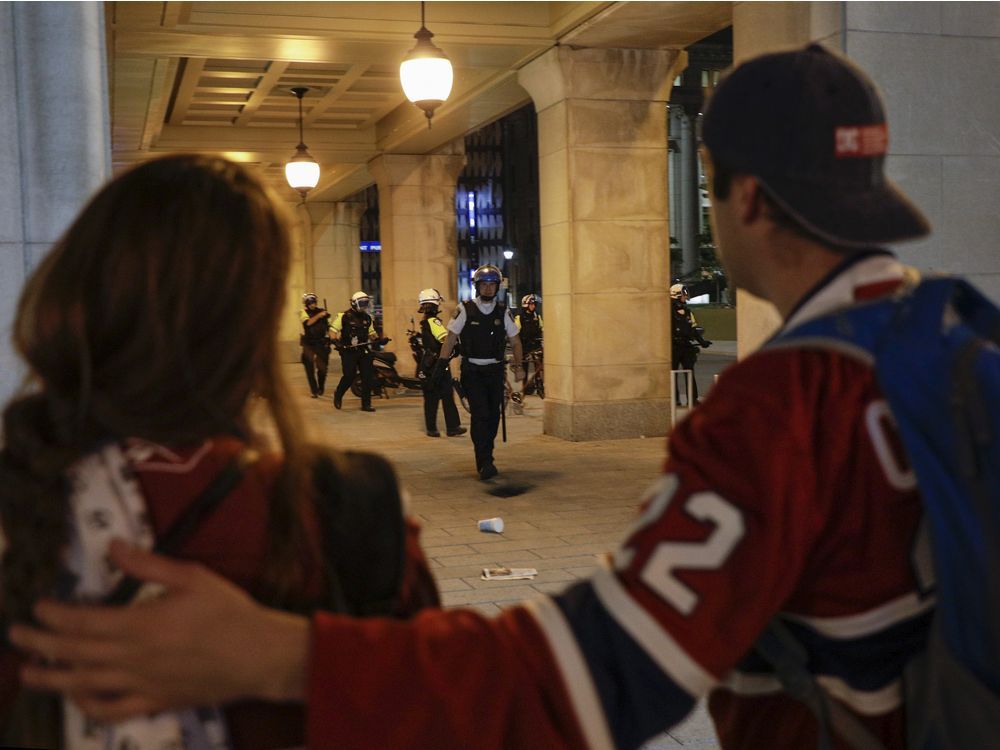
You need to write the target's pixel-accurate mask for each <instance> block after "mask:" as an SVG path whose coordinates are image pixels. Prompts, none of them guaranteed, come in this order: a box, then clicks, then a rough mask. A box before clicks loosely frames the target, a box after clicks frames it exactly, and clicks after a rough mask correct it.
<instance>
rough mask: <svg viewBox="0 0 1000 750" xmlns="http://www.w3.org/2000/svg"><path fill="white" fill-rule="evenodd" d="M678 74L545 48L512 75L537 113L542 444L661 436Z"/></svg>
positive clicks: (656, 57)
mask: <svg viewBox="0 0 1000 750" xmlns="http://www.w3.org/2000/svg"><path fill="white" fill-rule="evenodd" d="M685 63H686V58H685V56H684V55H683V53H680V52H677V51H672V50H667V51H660V50H596V49H577V50H574V49H571V48H569V47H556V48H554V49H552V50H549V51H548V52H546V53H545V54H544V55H542V56H541V57H539V58H538V59H536V60H534V61H533V62H531V63H529V64H528V65H527V66H525V67H524V68H522V69H521V71H520V73H519V76H518V81H519V83H520V84H521V85H522V86H523V87H524V88H525V89H526V90H527V91H528V93H529V94H531V98H532V99H533V100H534V102H535V109H536V110H537V112H538V156H539V192H540V199H541V235H542V279H543V283H544V288H545V391H546V394H545V395H546V398H545V417H544V429H545V432H546V433H547V434H550V435H555V436H558V437H562V438H566V439H569V440H595V439H600V438H615V437H637V436H639V435H662V434H665V433H666V431H667V428H668V421H669V411H670V398H671V393H670V388H669V384H670V378H669V374H670V300H669V293H668V290H669V287H670V252H669V232H668V231H667V196H666V190H665V187H666V185H667V132H666V124H667V117H666V112H665V107H666V101H667V98H668V96H669V93H670V85H671V83H672V81H673V79H674V78H675V77H676V75H677V73H678V71H679V70H680V69H682V68H683V66H684V64H685Z"/></svg>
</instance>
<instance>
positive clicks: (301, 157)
mask: <svg viewBox="0 0 1000 750" xmlns="http://www.w3.org/2000/svg"><path fill="white" fill-rule="evenodd" d="M307 91H309V89H308V88H306V87H304V86H297V87H296V88H293V89H292V93H293V94H295V96H296V98H297V99H298V100H299V145H298V146H296V147H295V156H293V157H292V158H291V159H289V160H288V163H287V164H285V179H286V180H288V184H289V185H290V186H291V187H292V188H293V189H295V190H297V191H298V193H299V195H301V196H302V201H303V202H305V199H306V193H308V192H309V191H310V190H312V189H313V188H314V187H316V183H318V182H319V164H318V163H317V162H316V160H315V159H313V158H312V156H311V155H310V154H309V151H308V150H307V149H306V144H305V139H304V138H303V136H302V97H304V96H305V95H306V92H307Z"/></svg>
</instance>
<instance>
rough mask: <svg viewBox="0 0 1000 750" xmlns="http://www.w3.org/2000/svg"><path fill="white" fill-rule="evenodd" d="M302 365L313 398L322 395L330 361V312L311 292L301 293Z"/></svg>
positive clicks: (300, 339)
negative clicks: (321, 305)
mask: <svg viewBox="0 0 1000 750" xmlns="http://www.w3.org/2000/svg"><path fill="white" fill-rule="evenodd" d="M300 317H301V319H302V335H301V336H300V337H299V343H300V344H301V345H302V366H303V367H304V368H305V370H306V380H308V381H309V391H310V393H311V394H312V397H313V398H317V397H319V396H322V395H323V390H324V388H325V386H326V371H327V367H328V366H329V363H330V313H329V312H327V311H326V310H325V309H324V308H322V307H320V306H319V300H318V298H317V297H316V295H315V294H313V293H312V292H306V293H305V294H303V295H302V312H301V315H300Z"/></svg>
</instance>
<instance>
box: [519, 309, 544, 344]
mask: <svg viewBox="0 0 1000 750" xmlns="http://www.w3.org/2000/svg"><path fill="white" fill-rule="evenodd" d="M520 336H521V345H522V346H523V347H524V349H525V351H531V350H532V349H537V348H538V347H539V346H541V345H542V326H541V325H540V324H539V322H538V313H537V312H536V313H530V312H528V311H527V310H522V311H521V334H520Z"/></svg>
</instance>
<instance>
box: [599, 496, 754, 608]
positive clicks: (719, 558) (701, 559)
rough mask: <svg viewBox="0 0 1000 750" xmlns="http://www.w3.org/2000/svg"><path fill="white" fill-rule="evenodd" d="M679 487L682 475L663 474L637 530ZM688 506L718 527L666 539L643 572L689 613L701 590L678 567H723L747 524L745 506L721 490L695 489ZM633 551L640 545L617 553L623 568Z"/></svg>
mask: <svg viewBox="0 0 1000 750" xmlns="http://www.w3.org/2000/svg"><path fill="white" fill-rule="evenodd" d="M676 490H677V479H676V477H674V476H667V477H663V478H662V479H661V480H660V481H659V482H658V483H657V486H656V487H655V488H654V490H653V493H651V494H654V497H653V498H652V499H651V500H650V502H649V505H648V506H647V508H646V512H645V513H643V515H642V517H641V518H640V522H639V524H638V525H637V526H636V528H635V529H633V532H632V533H633V534H634V533H635V532H638V531H639V530H641V529H642V528H645V527H647V526H650V525H652V524H654V523H656V522H657V521H658V520H659V519H660V517H662V515H663V514H664V513H665V512H666V511H667V508H669V507H670V501H671V500H672V499H673V495H674V492H675V491H676ZM684 510H685V512H686V513H687V514H688V515H690V516H691V517H692V518H694V519H696V520H698V521H701V522H702V523H711V524H713V529H712V531H711V532H710V533H709V535H708V536H707V537H706V538H705V539H703V540H701V541H697V542H691V541H683V542H669V541H665V542H660V543H659V544H657V545H656V549H655V550H653V554H652V555H650V557H649V560H647V561H646V564H645V566H643V569H642V572H641V573H640V574H639V577H640V578H641V579H642V581H643V582H644V583H645V584H646V585H647V586H649V587H650V588H651V589H652V590H653V591H655V592H656V593H658V594H659V595H660V596H661V597H662V598H663V600H664V601H666V602H667V603H669V604H670V605H671V606H672V607H674V608H675V609H676V610H677V611H678V612H680V613H681V614H683V615H689V614H691V612H692V611H693V610H694V608H695V606H696V605H697V604H698V595H697V594H696V593H695V592H694V591H692V590H691V588H690V587H689V586H687V585H686V584H684V583H683V582H681V581H680V580H679V579H678V578H677V576H676V575H674V573H675V571H678V570H715V569H717V568H719V567H721V566H722V564H723V563H724V562H725V561H726V559H727V558H728V557H729V554H730V553H731V552H732V551H733V548H734V547H735V546H736V544H737V543H738V542H739V541H740V539H742V538H743V535H744V534H745V532H746V527H745V525H744V523H743V514H742V513H741V512H740V511H739V509H738V508H736V507H735V506H733V505H732V504H730V503H729V502H727V501H726V500H724V499H723V498H722V497H720V496H719V495H718V494H716V493H715V492H696V493H694V494H693V495H691V496H690V497H689V498H687V500H686V501H685V503H684ZM629 536H632V534H630V535H629ZM633 556H634V550H632V549H626V550H621V551H620V552H619V554H618V555H616V557H615V562H616V566H617V567H618V568H619V569H621V568H623V567H626V566H627V565H628V564H629V563H630V562H631V560H632V558H633Z"/></svg>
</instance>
